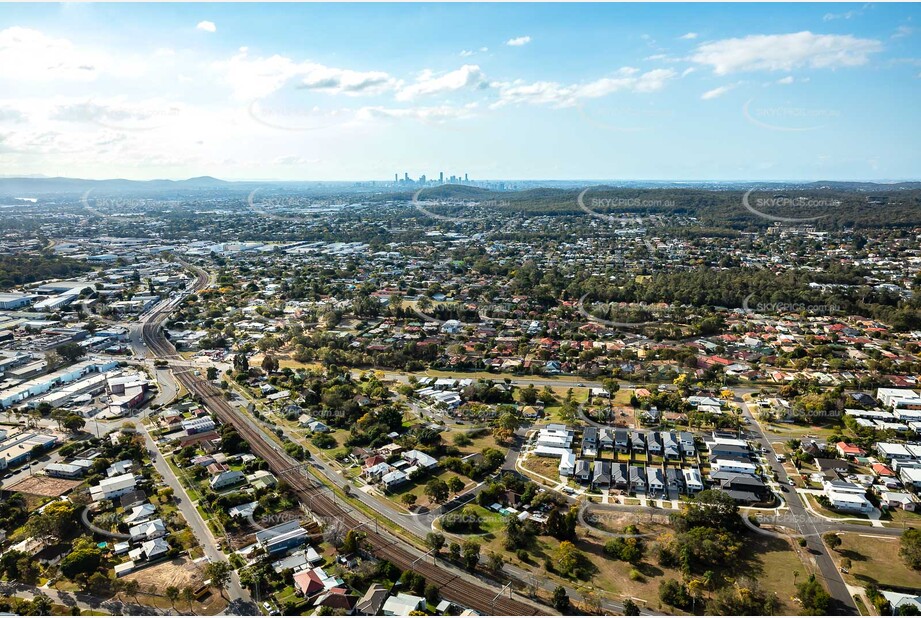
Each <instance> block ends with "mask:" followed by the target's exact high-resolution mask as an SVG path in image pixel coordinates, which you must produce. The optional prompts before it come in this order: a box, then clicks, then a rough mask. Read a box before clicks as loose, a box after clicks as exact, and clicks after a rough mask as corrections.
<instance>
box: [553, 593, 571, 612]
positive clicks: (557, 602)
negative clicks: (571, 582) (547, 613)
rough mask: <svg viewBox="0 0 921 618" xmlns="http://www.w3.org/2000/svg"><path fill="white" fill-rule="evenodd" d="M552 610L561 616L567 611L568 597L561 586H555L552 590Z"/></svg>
mask: <svg viewBox="0 0 921 618" xmlns="http://www.w3.org/2000/svg"><path fill="white" fill-rule="evenodd" d="M551 603H552V605H553V608H554V609H555V610H557V611H558V612H560V613H561V614H564V613H566V611H567V610H569V595H568V594H566V588H563V587H562V586H557V587H556V588H554V589H553V600H552V601H551Z"/></svg>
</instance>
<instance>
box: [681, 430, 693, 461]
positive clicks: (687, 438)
mask: <svg viewBox="0 0 921 618" xmlns="http://www.w3.org/2000/svg"><path fill="white" fill-rule="evenodd" d="M678 442H680V443H681V453H682V454H683V455H684V456H685V457H693V456H694V455H696V454H697V447H696V446H695V444H694V434H692V433H691V432H690V431H681V432H679V433H678Z"/></svg>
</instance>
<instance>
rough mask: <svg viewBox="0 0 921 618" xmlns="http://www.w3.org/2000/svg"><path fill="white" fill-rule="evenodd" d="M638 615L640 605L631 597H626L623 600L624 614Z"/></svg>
mask: <svg viewBox="0 0 921 618" xmlns="http://www.w3.org/2000/svg"><path fill="white" fill-rule="evenodd" d="M639 615H640V606H639V605H637V604H636V603H635V602H634V601H633V599H626V600H625V601H624V616H639Z"/></svg>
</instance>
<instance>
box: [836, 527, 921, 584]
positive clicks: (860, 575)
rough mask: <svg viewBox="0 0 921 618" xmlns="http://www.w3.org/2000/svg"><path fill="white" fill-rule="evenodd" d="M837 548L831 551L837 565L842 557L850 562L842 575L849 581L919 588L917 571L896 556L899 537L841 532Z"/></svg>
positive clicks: (919, 574) (920, 578) (919, 573)
mask: <svg viewBox="0 0 921 618" xmlns="http://www.w3.org/2000/svg"><path fill="white" fill-rule="evenodd" d="M839 536H840V537H841V541H842V542H841V547H839V548H838V551H836V552H831V555H832V557H834V558H835V560H837V561H838V563H839V564H840V562H841V559H842V558H849V559H850V561H851V568H850V573H848V574H847V575H845V576H844V579H845V580H846V581H847V582H848V583H849V584H854V585H858V586H866V585H867V584H869V583H876V584H877V585H878V586H879V587H880V588H885V587H887V586H898V587H902V588H916V589H918V590H921V572H918V571H913V570H911V569H910V568H908V566H907V565H906V564H905V562H904V561H903V560H902V558H901V557H899V540H898V539H896V538H886V537H881V536H875V535H873V534H872V533H870V532H868V533H867V534H856V533H853V532H847V533H841V534H839Z"/></svg>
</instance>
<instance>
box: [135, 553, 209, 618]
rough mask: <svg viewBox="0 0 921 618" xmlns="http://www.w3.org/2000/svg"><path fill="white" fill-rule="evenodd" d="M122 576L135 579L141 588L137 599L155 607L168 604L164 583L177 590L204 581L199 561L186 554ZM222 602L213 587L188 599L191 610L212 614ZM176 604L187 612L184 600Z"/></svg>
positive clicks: (196, 585)
mask: <svg viewBox="0 0 921 618" xmlns="http://www.w3.org/2000/svg"><path fill="white" fill-rule="evenodd" d="M122 579H123V580H128V581H130V580H135V581H137V582H138V584H139V585H140V589H141V591H142V593H139V594H138V601H140V602H141V603H142V604H144V605H153V606H155V607H170V605H171V603H170V601H169V599H167V598H166V595H165V590H166V588H167V587H168V586H176V587H177V588H179V589H180V590H182V589H184V588H192V589H193V590H198V588H199V587H200V586H201V585H202V582H204V580H205V576H204V566H203V565H202V563H197V562H192V561H191V560H188V559H187V558H177V559H176V560H170V561H167V562H161V563H160V564H157V565H155V566H152V567H150V568H147V569H143V570H141V571H137V572H135V573H131V574H130V575H126V576H125V577H123V578H122ZM125 600H126V601H128V602H133V601H134V597H130V596H129V597H126V598H125ZM226 606H227V602H226V601H225V600H224V598H223V597H222V596H221V594H220V593H219V592H217V591H215V590H214V589H212V590H211V591H210V592H209V593H206V594H205V595H204V596H202V597H201V598H200V599H199V600H198V601H195V602H193V603H192V607H193V608H194V610H195V613H196V614H199V615H216V614H217V613H219V612H221V611H222V610H223V609H224V607H226ZM176 608H177V609H179V610H182V611H183V613H186V612H188V609H189V604H188V603H187V602H185V601H177V602H176Z"/></svg>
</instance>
